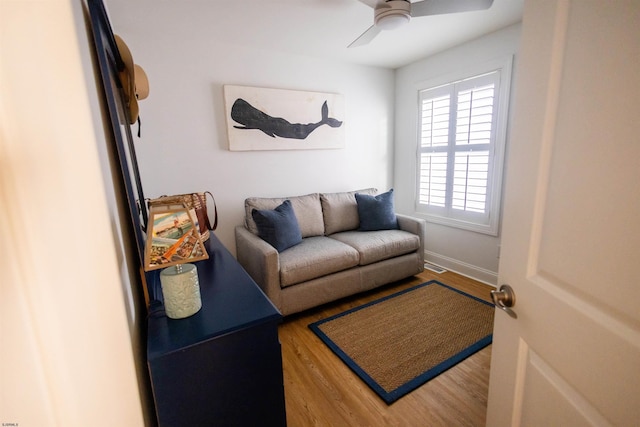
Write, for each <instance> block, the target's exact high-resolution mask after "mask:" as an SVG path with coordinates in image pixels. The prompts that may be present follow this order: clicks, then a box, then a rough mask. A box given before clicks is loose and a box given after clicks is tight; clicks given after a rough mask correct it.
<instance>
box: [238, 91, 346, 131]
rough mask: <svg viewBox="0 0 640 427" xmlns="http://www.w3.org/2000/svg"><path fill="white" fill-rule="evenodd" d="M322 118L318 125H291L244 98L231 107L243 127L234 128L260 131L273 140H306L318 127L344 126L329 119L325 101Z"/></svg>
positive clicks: (337, 121)
mask: <svg viewBox="0 0 640 427" xmlns="http://www.w3.org/2000/svg"><path fill="white" fill-rule="evenodd" d="M321 114H322V118H321V119H320V121H319V122H316V123H307V124H304V125H303V124H301V123H289V122H288V121H287V120H285V119H283V118H281V117H271V116H270V115H268V114H266V113H264V112H262V111H260V110H258V109H257V108H255V107H254V106H252V105H251V104H249V103H248V102H247V101H245V100H244V99H242V98H238V99H236V101H235V102H234V103H233V107H231V118H232V119H233V120H234V121H236V122H238V123H239V124H241V125H242V126H234V128H236V129H258V130H261V131H262V132H264V133H265V134H267V135H269V136H270V137H272V138H275V137H276V136H279V137H282V138H295V139H305V138H306V137H307V136H309V134H310V133H311V132H313V131H314V130H316V128H317V127H319V126H322V125H329V126H331V127H332V128H337V127H340V126H342V122H341V121H339V120H336V119H332V118H331V117H329V107H328V106H327V101H324V104H322V109H321Z"/></svg>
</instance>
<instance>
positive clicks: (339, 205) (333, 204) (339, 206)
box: [320, 188, 378, 236]
mask: <svg viewBox="0 0 640 427" xmlns="http://www.w3.org/2000/svg"><path fill="white" fill-rule="evenodd" d="M377 192H378V190H376V189H375V188H367V189H364V190H359V191H350V192H342V193H326V194H320V203H321V204H322V214H323V216H324V233H325V234H326V235H327V236H328V235H329V234H333V233H338V232H340V231H347V230H355V229H357V228H358V227H359V226H360V217H359V216H358V205H357V203H356V197H355V195H356V193H359V194H368V195H374V194H376V193H377Z"/></svg>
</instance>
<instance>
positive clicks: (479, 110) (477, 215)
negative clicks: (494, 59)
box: [417, 70, 506, 234]
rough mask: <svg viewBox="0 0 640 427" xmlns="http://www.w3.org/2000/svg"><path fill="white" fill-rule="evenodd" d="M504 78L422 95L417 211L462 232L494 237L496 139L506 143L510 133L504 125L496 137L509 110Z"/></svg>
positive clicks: (485, 77)
mask: <svg viewBox="0 0 640 427" xmlns="http://www.w3.org/2000/svg"><path fill="white" fill-rule="evenodd" d="M500 74H501V72H500V70H498V71H494V72H491V73H488V74H484V75H480V76H476V77H472V78H469V79H465V80H460V81H456V82H454V83H450V84H446V85H443V86H438V87H435V88H431V89H426V90H422V91H420V95H419V108H420V123H419V126H420V130H419V136H420V137H419V149H418V168H419V173H418V185H417V189H418V194H417V209H418V212H422V213H425V214H427V215H429V216H432V217H435V218H440V220H436V221H435V222H442V223H447V224H449V223H451V222H454V223H455V222H456V221H458V222H463V223H464V224H465V227H464V228H471V229H474V227H475V226H474V224H476V225H478V226H479V227H480V228H479V231H485V232H488V233H490V234H493V233H494V232H495V228H496V227H497V221H496V220H495V219H493V218H492V217H493V216H495V215H496V214H497V210H498V209H497V208H498V207H499V206H497V205H496V204H495V203H493V201H494V200H493V198H494V197H498V196H499V194H494V193H496V188H494V187H496V185H495V183H496V182H497V180H496V177H494V176H493V174H494V173H495V172H496V171H501V170H502V164H501V163H502V156H501V155H500V156H496V145H497V143H496V141H497V135H498V134H501V135H502V139H504V128H505V127H506V124H501V129H500V130H501V131H500V132H498V127H497V125H498V123H497V118H498V117H499V115H498V114H497V113H498V110H499V108H506V106H500V105H499V104H500V102H499V101H500V98H499V96H500V94H499V91H500V77H501V76H500ZM503 116H504V118H505V119H504V120H505V121H506V115H503ZM500 142H501V143H502V146H503V145H504V142H503V141H500ZM498 148H501V147H498ZM499 153H502V148H501V149H500V150H499ZM496 159H497V160H499V161H500V164H499V165H496V164H494V163H495V162H496ZM496 166H497V167H496ZM498 178H499V177H498ZM498 189H499V185H498ZM492 210H495V211H496V212H492ZM443 218H444V220H443ZM469 224H471V225H469ZM453 225H455V224H453Z"/></svg>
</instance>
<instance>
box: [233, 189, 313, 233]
mask: <svg viewBox="0 0 640 427" xmlns="http://www.w3.org/2000/svg"><path fill="white" fill-rule="evenodd" d="M285 200H289V201H291V206H292V207H293V212H294V213H295V215H296V218H297V219H298V225H299V226H300V233H301V234H302V237H309V236H322V235H323V234H324V221H323V219H322V206H321V205H320V195H319V194H318V193H314V194H307V195H306V196H295V197H272V198H266V197H250V198H248V199H246V200H245V201H244V208H245V223H246V226H247V228H248V229H249V230H250V231H251V232H252V233H253V234H258V228H257V226H256V223H255V221H254V220H253V216H252V214H251V212H252V211H253V210H254V209H258V210H264V209H275V208H276V207H277V206H279V205H280V204H282V202H284V201H285Z"/></svg>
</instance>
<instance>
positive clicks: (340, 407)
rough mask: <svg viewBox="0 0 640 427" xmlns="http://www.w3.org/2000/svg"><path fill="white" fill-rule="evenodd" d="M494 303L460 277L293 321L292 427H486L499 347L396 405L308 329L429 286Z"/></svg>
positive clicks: (284, 328) (390, 289)
mask: <svg viewBox="0 0 640 427" xmlns="http://www.w3.org/2000/svg"><path fill="white" fill-rule="evenodd" d="M433 279H435V280H439V281H440V282H442V283H445V284H447V285H449V286H452V287H456V288H458V289H461V290H463V291H465V292H467V293H469V294H471V295H474V296H476V297H479V298H482V299H485V300H487V301H490V300H491V298H490V294H489V292H490V290H491V289H493V288H492V287H490V286H488V285H485V284H483V283H480V282H476V281H474V280H472V279H469V278H466V277H464V276H460V275H458V274H456V273H452V272H445V273H442V274H436V273H432V272H431V271H428V270H425V272H424V273H421V274H420V275H418V276H415V277H414V278H411V279H406V280H403V281H400V282H396V283H394V284H391V285H388V286H385V287H382V288H379V289H377V290H373V291H370V292H367V293H364V294H360V295H356V296H354V297H351V298H345V299H343V300H340V301H336V302H335V303H330V304H326V305H324V306H322V307H318V308H315V309H311V310H308V311H305V312H303V313H299V314H296V315H292V316H289V317H287V318H285V320H284V322H283V323H282V325H281V326H280V328H279V335H280V341H281V343H282V363H283V368H284V383H285V400H286V405H287V423H288V425H289V427H307V426H332V427H333V426H372V427H373V426H484V425H485V417H486V407H487V392H488V385H489V365H490V361H491V346H488V347H486V348H484V349H483V350H481V351H479V352H478V353H476V354H474V355H472V356H471V357H469V358H467V359H466V360H464V361H463V362H461V363H459V364H457V365H456V366H454V367H453V368H451V369H449V370H448V371H446V372H444V373H442V374H441V375H439V376H437V377H436V378H434V379H432V380H431V381H429V382H427V383H426V384H424V385H422V386H421V387H420V388H418V389H416V390H414V391H413V392H411V393H409V394H408V395H406V396H404V397H402V398H400V399H399V400H398V401H396V402H395V403H393V404H391V405H387V404H386V403H384V401H383V400H382V399H380V398H379V397H378V396H377V395H376V394H375V393H374V392H373V391H371V389H369V387H368V386H367V385H366V384H365V383H364V382H363V381H362V380H360V378H359V377H358V376H357V375H355V374H354V373H353V372H352V371H351V370H350V369H349V368H348V367H347V366H346V365H345V364H344V363H343V362H342V361H341V360H340V359H339V358H338V357H337V356H335V355H334V354H333V353H332V352H331V350H329V348H328V347H327V346H325V345H324V343H322V341H320V339H319V338H318V337H316V335H315V334H314V333H313V332H311V330H310V329H309V328H308V325H309V324H310V323H313V322H315V321H317V320H320V319H323V318H325V317H327V316H330V315H333V314H336V313H340V312H342V311H344V310H347V309H349V308H351V307H356V306H359V305H361V304H364V303H366V302H369V301H373V300H375V299H378V298H380V297H382V296H385V295H389V294H392V293H394V292H397V291H400V290H403V289H406V288H408V287H411V286H413V285H417V284H420V283H423V282H426V281H428V280H433Z"/></svg>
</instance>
